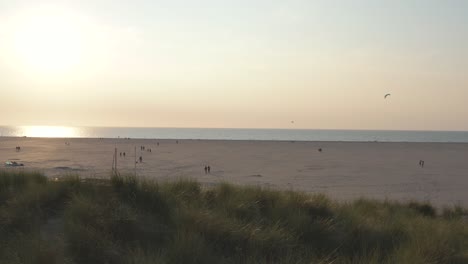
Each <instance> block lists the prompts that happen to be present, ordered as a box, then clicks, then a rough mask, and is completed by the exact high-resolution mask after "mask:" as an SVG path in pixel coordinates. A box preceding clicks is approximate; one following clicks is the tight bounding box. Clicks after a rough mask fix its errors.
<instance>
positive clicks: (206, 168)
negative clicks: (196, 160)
mask: <svg viewBox="0 0 468 264" xmlns="http://www.w3.org/2000/svg"><path fill="white" fill-rule="evenodd" d="M207 173H208V167H207V166H205V174H207Z"/></svg>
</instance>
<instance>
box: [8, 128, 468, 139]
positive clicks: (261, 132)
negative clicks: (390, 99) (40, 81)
mask: <svg viewBox="0 0 468 264" xmlns="http://www.w3.org/2000/svg"><path fill="white" fill-rule="evenodd" d="M0 137H47V138H143V139H194V140H196V139H203V140H276V141H350V142H454V143H468V131H402V130H329V129H250V128H150V127H71V126H0Z"/></svg>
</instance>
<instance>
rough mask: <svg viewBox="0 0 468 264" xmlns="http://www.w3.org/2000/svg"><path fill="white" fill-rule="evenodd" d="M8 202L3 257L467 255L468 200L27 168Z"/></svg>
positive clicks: (169, 259) (319, 259)
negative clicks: (344, 195)
mask: <svg viewBox="0 0 468 264" xmlns="http://www.w3.org/2000/svg"><path fill="white" fill-rule="evenodd" d="M0 201H1V204H0V205H1V206H0V236H1V239H0V263H143V264H144V263H468V222H467V221H466V219H465V217H466V214H467V211H466V210H465V209H463V208H461V207H454V208H445V209H444V210H442V211H441V212H437V210H435V208H433V207H432V206H431V205H430V204H427V203H417V202H412V203H398V202H392V201H373V200H368V199H358V200H356V201H351V202H349V203H336V202H334V201H331V200H329V199H328V198H327V197H325V196H323V195H310V194H304V193H299V192H293V191H273V190H269V189H262V188H259V187H239V186H234V185H230V184H225V183H224V184H220V185H218V186H216V187H212V188H202V186H201V185H200V184H199V183H197V182H196V181H193V180H178V181H175V182H170V183H158V182H154V181H149V180H142V179H137V178H135V177H130V176H128V177H127V176H124V177H112V178H111V179H110V180H86V181H83V180H81V181H80V180H79V179H78V178H77V177H65V178H62V179H61V180H59V181H48V180H47V178H46V177H44V176H43V175H41V174H39V173H22V172H19V173H11V172H0ZM51 219H54V221H51ZM51 223H52V224H51ZM54 225H55V226H54ZM50 233H53V234H50ZM53 236H56V237H59V239H51V237H53Z"/></svg>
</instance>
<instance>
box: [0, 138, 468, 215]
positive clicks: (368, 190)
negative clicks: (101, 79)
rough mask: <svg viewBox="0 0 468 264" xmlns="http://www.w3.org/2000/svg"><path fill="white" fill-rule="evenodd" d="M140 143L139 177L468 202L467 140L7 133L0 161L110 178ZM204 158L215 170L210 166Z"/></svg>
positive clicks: (128, 164)
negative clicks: (13, 135) (36, 135)
mask: <svg viewBox="0 0 468 264" xmlns="http://www.w3.org/2000/svg"><path fill="white" fill-rule="evenodd" d="M157 142H159V146H158V145H157ZM16 146H20V147H21V151H16V150H15V147H16ZM140 146H145V150H141V148H140ZM135 147H136V149H137V151H136V156H137V158H139V157H140V156H141V157H142V160H143V162H141V163H137V164H136V165H137V166H136V171H137V175H138V176H140V177H150V178H156V179H158V180H171V179H178V178H181V177H189V178H193V179H196V180H198V181H200V182H202V183H205V184H215V183H219V182H230V183H234V184H241V185H260V186H265V187H270V188H279V189H288V190H290V189H292V190H299V191H305V192H312V193H324V194H327V195H329V196H330V197H331V198H333V199H338V200H351V199H354V198H358V197H360V196H363V197H368V198H378V199H386V198H388V199H394V200H399V201H407V200H419V201H430V202H431V203H433V204H434V205H436V206H446V205H455V204H459V205H462V206H468V191H467V190H468V144H455V143H380V142H281V141H215V140H213V141H210V140H178V143H177V142H176V140H156V139H82V138H73V139H56V138H54V139H52V138H51V139H46V138H8V137H1V138H0V161H1V162H2V166H3V164H4V162H5V161H7V160H11V161H17V162H19V163H24V165H25V166H24V167H16V168H7V169H11V170H21V169H27V170H39V171H41V172H44V173H45V174H46V175H47V176H50V177H55V176H60V175H64V174H79V175H80V176H82V177H96V178H105V177H109V175H110V171H111V167H112V160H113V154H114V149H115V148H117V155H118V164H117V165H118V169H119V171H120V172H121V173H133V172H134V164H135V163H134V160H135ZM319 148H322V149H323V151H322V152H319V151H318V149H319ZM148 149H151V152H149V151H148ZM120 152H122V153H123V152H125V153H126V156H125V157H123V156H122V157H120ZM420 160H424V161H425V166H424V167H421V166H419V164H418V163H419V161H420ZM205 165H209V166H210V167H211V173H209V174H206V173H205V171H204V166H205Z"/></svg>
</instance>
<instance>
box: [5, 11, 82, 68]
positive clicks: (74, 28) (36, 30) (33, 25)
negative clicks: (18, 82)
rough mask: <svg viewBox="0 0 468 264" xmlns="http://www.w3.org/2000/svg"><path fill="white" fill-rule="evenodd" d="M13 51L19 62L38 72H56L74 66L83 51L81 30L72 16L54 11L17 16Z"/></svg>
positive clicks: (26, 13) (75, 18) (78, 61)
mask: <svg viewBox="0 0 468 264" xmlns="http://www.w3.org/2000/svg"><path fill="white" fill-rule="evenodd" d="M13 45H14V48H15V52H16V55H17V57H18V59H19V61H20V63H22V64H24V65H25V66H26V67H28V68H30V69H31V70H32V71H34V72H37V73H44V72H51V73H58V72H63V71H67V70H71V69H72V68H73V67H74V66H77V65H78V64H79V63H80V61H81V59H82V55H83V52H84V45H83V28H82V27H81V26H80V23H79V21H78V18H77V17H75V16H74V15H73V14H69V13H67V12H64V10H59V9H56V8H43V9H41V12H40V13H38V12H34V13H29V12H25V13H24V14H22V16H19V17H18V19H17V23H16V29H15V34H14V44H13Z"/></svg>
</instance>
